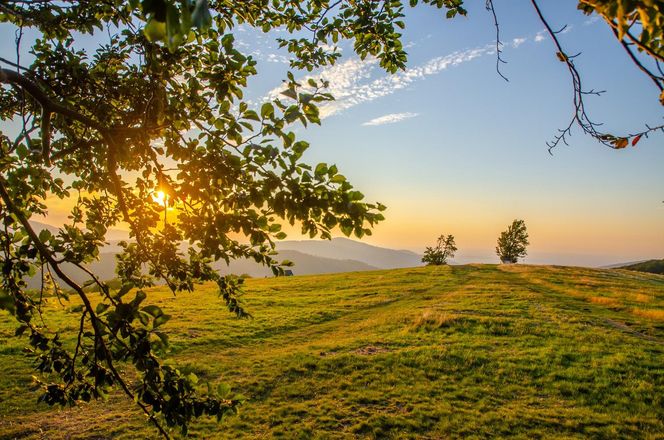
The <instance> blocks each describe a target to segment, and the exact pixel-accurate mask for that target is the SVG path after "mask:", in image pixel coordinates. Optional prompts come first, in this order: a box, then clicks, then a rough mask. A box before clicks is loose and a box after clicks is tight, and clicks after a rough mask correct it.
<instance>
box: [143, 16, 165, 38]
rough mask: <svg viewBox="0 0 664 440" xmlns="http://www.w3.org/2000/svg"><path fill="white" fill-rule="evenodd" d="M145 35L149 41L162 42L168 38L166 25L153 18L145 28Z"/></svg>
mask: <svg viewBox="0 0 664 440" xmlns="http://www.w3.org/2000/svg"><path fill="white" fill-rule="evenodd" d="M143 33H144V34H145V37H146V38H147V39H148V40H149V41H153V42H154V41H162V40H163V39H164V38H166V23H164V22H163V21H157V20H155V19H154V18H152V19H150V20H148V22H147V24H146V25H145V27H144V28H143Z"/></svg>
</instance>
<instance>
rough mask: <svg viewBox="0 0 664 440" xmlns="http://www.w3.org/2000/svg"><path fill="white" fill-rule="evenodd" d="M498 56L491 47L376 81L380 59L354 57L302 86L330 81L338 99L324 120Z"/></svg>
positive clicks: (327, 106) (325, 108)
mask: <svg viewBox="0 0 664 440" xmlns="http://www.w3.org/2000/svg"><path fill="white" fill-rule="evenodd" d="M495 53H496V52H495V45H494V44H489V45H486V46H482V47H477V48H474V49H467V50H463V51H457V52H453V53H451V54H449V55H444V56H439V57H435V58H432V59H430V60H429V61H427V62H426V63H424V64H421V65H419V66H416V67H412V68H409V69H406V70H405V71H401V72H398V73H395V74H393V75H388V74H384V73H382V71H381V75H380V76H378V77H377V78H376V76H375V75H374V73H375V72H376V71H378V68H377V66H378V60H377V59H375V58H368V59H366V60H364V61H362V60H360V59H359V58H357V57H355V58H351V59H349V60H347V61H344V62H342V63H338V64H336V65H334V66H331V67H328V68H326V69H323V71H321V72H320V73H319V74H317V75H310V76H307V77H305V78H303V79H301V80H299V82H300V83H306V81H307V79H309V78H313V79H316V80H321V79H322V80H326V81H329V83H330V86H329V89H328V90H327V91H328V92H329V93H331V94H332V96H334V97H335V101H331V102H326V103H324V104H321V105H320V106H319V110H320V116H321V118H326V117H329V116H332V115H334V114H337V113H339V112H342V111H343V110H346V109H349V108H351V107H355V106H356V105H359V104H362V103H365V102H370V101H373V100H375V99H378V98H382V97H384V96H388V95H391V94H393V93H395V92H396V91H398V90H401V89H404V88H406V87H408V86H410V85H411V84H412V83H414V82H416V81H418V80H421V79H424V78H426V77H427V76H432V75H436V74H438V73H440V72H442V71H444V70H446V69H448V68H450V67H454V66H458V65H460V64H463V63H466V62H468V61H471V60H474V59H475V58H479V57H481V56H484V55H493V54H495ZM281 91H283V87H277V88H275V89H273V90H271V91H270V92H269V93H268V94H267V95H266V97H265V100H272V99H275V98H277V97H279V95H280V93H281Z"/></svg>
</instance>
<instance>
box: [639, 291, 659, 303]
mask: <svg viewBox="0 0 664 440" xmlns="http://www.w3.org/2000/svg"><path fill="white" fill-rule="evenodd" d="M654 299H655V297H654V296H653V295H644V294H642V293H637V294H636V296H635V297H634V300H636V301H638V302H640V303H648V302H651V301H652V300H654Z"/></svg>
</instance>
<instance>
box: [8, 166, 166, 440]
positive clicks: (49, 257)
mask: <svg viewBox="0 0 664 440" xmlns="http://www.w3.org/2000/svg"><path fill="white" fill-rule="evenodd" d="M0 198H2V201H3V202H4V204H5V206H6V207H7V209H8V210H9V211H10V212H11V213H12V214H14V215H15V216H16V219H17V220H18V221H19V223H20V224H21V226H23V228H24V229H25V231H26V233H27V234H28V237H30V240H31V241H32V243H33V244H34V246H35V247H36V248H37V251H38V252H39V254H40V255H41V257H42V258H43V259H44V260H46V261H47V262H48V264H49V265H50V266H51V267H52V268H53V271H54V272H55V273H56V274H57V275H58V277H60V279H61V280H62V281H64V282H65V283H66V284H67V285H68V286H69V287H71V288H72V289H73V290H74V291H75V292H76V293H77V294H78V296H79V297H80V298H81V301H83V305H84V307H85V310H86V311H87V313H88V314H89V315H90V322H91V323H92V327H93V329H94V333H95V340H96V341H99V344H100V345H101V347H102V349H103V350H104V353H105V354H106V356H105V358H106V359H105V360H106V365H107V366H108V368H109V370H111V373H112V374H113V377H114V378H115V379H116V380H117V381H118V383H119V384H120V386H121V387H122V389H123V390H124V392H125V394H126V395H127V396H128V397H129V398H130V399H132V400H134V401H135V402H136V404H137V405H138V406H139V407H140V408H141V409H142V410H143V412H144V413H145V414H146V415H147V416H148V418H149V419H150V421H151V422H152V423H153V424H154V425H155V427H156V428H157V429H158V430H159V432H160V433H161V434H162V435H163V436H164V437H165V438H166V439H170V436H169V434H168V432H166V430H164V428H163V427H162V426H161V424H160V423H159V421H157V419H156V418H155V417H154V416H153V415H152V414H151V413H150V410H148V408H147V407H146V406H145V405H144V404H143V403H142V402H140V401H138V400H136V399H134V393H133V392H132V391H131V390H130V389H129V386H128V385H127V384H126V382H125V381H124V379H123V378H122V376H121V375H120V373H119V372H118V370H117V369H116V368H115V365H114V364H113V360H112V359H113V357H112V355H111V352H110V350H109V348H108V346H107V345H106V342H105V341H104V338H103V336H102V334H103V332H102V329H101V328H100V324H101V320H100V319H99V318H98V317H97V315H96V314H95V311H94V308H93V307H92V304H91V303H90V299H89V298H88V297H87V295H86V294H85V292H84V291H83V289H82V288H81V286H79V285H78V284H77V283H76V282H75V281H73V280H72V279H71V278H69V276H68V275H67V274H66V273H64V272H63V271H62V269H61V268H60V266H59V264H58V262H57V261H56V260H55V258H54V257H53V254H52V253H51V251H50V250H49V249H48V248H47V247H46V246H45V245H44V244H43V243H42V242H41V241H40V240H39V237H38V236H37V234H36V233H35V231H34V229H32V226H31V225H30V222H29V221H28V219H27V218H26V217H25V215H24V214H23V212H22V211H21V210H20V209H18V207H17V206H16V205H15V204H14V202H13V201H12V199H11V196H10V195H9V193H8V192H7V190H6V188H5V181H4V179H3V178H1V177H0Z"/></svg>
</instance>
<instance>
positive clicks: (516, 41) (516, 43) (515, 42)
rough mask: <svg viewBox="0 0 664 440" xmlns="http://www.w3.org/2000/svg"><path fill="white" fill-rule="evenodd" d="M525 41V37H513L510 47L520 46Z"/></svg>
mask: <svg viewBox="0 0 664 440" xmlns="http://www.w3.org/2000/svg"><path fill="white" fill-rule="evenodd" d="M525 42H526V39H525V38H515V39H513V40H512V47H514V48H515V49H516V48H517V47H519V46H521V45H522V44H523V43H525Z"/></svg>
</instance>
